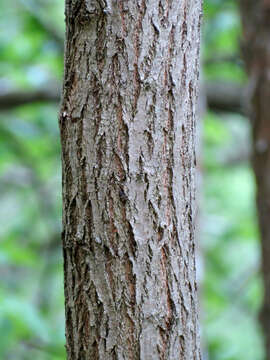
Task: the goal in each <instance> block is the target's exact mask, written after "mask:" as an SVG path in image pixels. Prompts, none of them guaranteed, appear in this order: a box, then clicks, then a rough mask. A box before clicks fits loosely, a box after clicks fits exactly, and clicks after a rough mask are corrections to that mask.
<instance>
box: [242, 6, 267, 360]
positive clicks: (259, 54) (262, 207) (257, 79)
mask: <svg viewBox="0 0 270 360" xmlns="http://www.w3.org/2000/svg"><path fill="white" fill-rule="evenodd" d="M240 4H241V6H240V8H241V13H242V22H243V33H244V34H243V55H244V60H245V62H246V67H247V72H248V75H249V79H250V81H249V87H248V95H249V99H250V118H251V120H252V126H253V160H252V164H253V169H254V173H255V177H256V183H257V211H258V218H259V230H260V235H261V248H262V274H263V281H264V301H263V306H262V310H261V316H260V320H261V324H262V327H263V330H264V334H265V339H266V353H267V359H270V1H269V0H257V1H254V0H241V2H240Z"/></svg>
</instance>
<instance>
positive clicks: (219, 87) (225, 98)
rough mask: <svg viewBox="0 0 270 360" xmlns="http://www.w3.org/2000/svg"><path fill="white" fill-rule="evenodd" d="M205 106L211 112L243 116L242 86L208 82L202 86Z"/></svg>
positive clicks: (243, 91) (243, 90)
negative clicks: (204, 92)
mask: <svg viewBox="0 0 270 360" xmlns="http://www.w3.org/2000/svg"><path fill="white" fill-rule="evenodd" d="M204 90H205V91H206V96H207V104H208V107H209V108H210V109H211V110H214V111H219V112H231V113H240V114H244V113H245V111H244V107H245V106H244V95H245V89H244V88H243V86H241V85H238V84H235V83H227V82H225V83H224V82H208V83H206V84H205V85H204Z"/></svg>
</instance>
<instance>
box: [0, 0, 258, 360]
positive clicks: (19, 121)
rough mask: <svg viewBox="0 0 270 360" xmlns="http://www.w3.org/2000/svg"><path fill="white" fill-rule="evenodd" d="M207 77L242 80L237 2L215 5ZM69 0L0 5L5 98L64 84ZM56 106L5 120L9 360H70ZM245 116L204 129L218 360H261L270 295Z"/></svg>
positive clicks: (1, 296) (210, 327)
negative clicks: (262, 315) (266, 295)
mask: <svg viewBox="0 0 270 360" xmlns="http://www.w3.org/2000/svg"><path fill="white" fill-rule="evenodd" d="M204 7H205V15H204V35H203V38H204V45H203V51H202V54H203V56H202V62H203V64H204V65H203V69H204V77H205V79H206V80H208V79H211V80H218V81H223V80H224V79H225V80H231V81H234V82H238V83H243V82H244V81H245V80H246V76H245V73H244V70H243V66H242V63H241V60H240V59H239V54H240V50H239V48H240V46H239V39H240V37H241V33H240V29H241V24H240V19H239V15H238V12H237V4H236V2H235V1H233V0H226V1H225V0H207V1H205V5H204ZM63 17H64V0H61V1H53V0H35V1H30V0H14V1H9V0H2V1H1V2H0V22H1V32H0V92H4V91H5V90H7V89H10V88H20V89H33V88H35V87H37V86H43V85H47V84H50V83H51V82H52V81H55V80H60V78H61V75H62V71H63V70H62V69H63V43H61V36H62V37H63V33H64V22H63ZM57 110H58V107H57V105H50V104H45V105H44V104H43V105H41V104H31V105H25V106H21V107H18V108H16V109H15V110H12V111H5V112H4V111H3V112H0V196H1V205H2V206H1V208H0V219H1V220H0V221H1V226H0V237H1V248H0V270H1V275H2V276H1V290H0V309H1V311H0V333H1V337H0V359H18V360H23V359H25V360H29V359H36V360H43V359H44V360H48V359H50V360H63V359H65V349H64V295H63V275H62V256H61V241H60V232H61V219H60V216H61V184H60V182H61V174H60V171H61V170H60V144H59V132H58V125H57ZM249 131H250V129H249V124H248V121H247V119H245V118H243V117H240V116H238V115H235V114H230V115H226V116H225V115H224V114H223V115H220V114H215V113H211V112H208V113H207V115H206V116H205V120H204V125H203V164H202V168H203V189H202V192H203V201H202V205H201V221H200V228H199V230H200V231H199V242H200V247H201V249H202V253H203V257H204V264H205V266H204V268H205V273H204V282H203V286H202V299H201V312H202V323H203V326H202V327H203V329H202V330H203V331H202V334H203V336H202V338H203V342H204V347H205V349H207V351H206V352H207V353H208V359H210V360H239V359H247V360H249V359H250V360H251V359H252V360H262V359H263V346H262V339H261V335H260V329H259V328H258V323H257V320H256V319H257V312H258V309H259V306H260V303H261V298H262V284H261V279H260V276H259V258H260V249H259V244H258V230H257V226H256V217H255V215H256V214H255V208H254V191H255V190H254V179H253V175H252V172H251V169H250V166H249V164H248V162H247V161H245V160H244V161H241V162H239V161H238V162H237V161H236V160H235V159H236V158H237V156H238V155H239V154H242V153H245V152H246V150H247V149H248V148H249V147H250V136H249Z"/></svg>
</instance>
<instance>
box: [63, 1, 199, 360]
mask: <svg viewBox="0 0 270 360" xmlns="http://www.w3.org/2000/svg"><path fill="white" fill-rule="evenodd" d="M200 14H201V1H200V0H188V1H187V0H185V1H184V0H183V1H179V0H164V1H162V0H159V1H157V0H149V1H146V0H140V1H139V0H138V1H134V0H125V1H123V0H119V1H116V0H107V2H106V1H103V0H66V50H65V79H64V88H63V100H62V107H61V111H60V118H59V120H60V130H61V141H62V159H63V202H64V204H63V225H64V230H63V253H64V274H65V299H66V304H65V306H66V340H67V353H68V359H69V360H71V359H72V360H90V359H91V360H94V359H102V360H106V359H108V360H109V359H130V360H136V359H143V360H148V359H149V360H150V359H173V360H175V359H187V360H190V359H200V350H199V340H198V320H197V318H198V315H197V304H196V301H197V300H196V281H195V263H194V229H193V227H194V223H193V218H194V212H195V206H194V174H195V169H194V166H195V154H194V142H195V141H194V127H195V105H196V98H197V88H198V68H199V39H200V31H199V27H200V26H199V25H200Z"/></svg>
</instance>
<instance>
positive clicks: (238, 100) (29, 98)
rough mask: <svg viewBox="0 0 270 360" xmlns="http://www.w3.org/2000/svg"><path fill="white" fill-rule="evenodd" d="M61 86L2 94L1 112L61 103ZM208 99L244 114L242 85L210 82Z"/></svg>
mask: <svg viewBox="0 0 270 360" xmlns="http://www.w3.org/2000/svg"><path fill="white" fill-rule="evenodd" d="M60 88H61V86H60V84H59V83H56V84H54V85H53V86H46V87H40V88H38V89H35V90H20V89H15V90H9V91H5V92H2V93H1V90H0V111H1V110H9V109H12V108H15V107H17V106H20V105H25V104H30V103H37V102H59V101H60ZM201 91H205V93H206V97H207V104H208V107H209V108H210V109H211V110H213V111H218V112H231V113H240V114H244V113H245V111H244V108H245V106H244V95H245V89H244V88H243V87H242V86H241V85H237V84H234V83H224V82H208V83H206V84H204V85H203V86H202V90H201Z"/></svg>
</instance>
